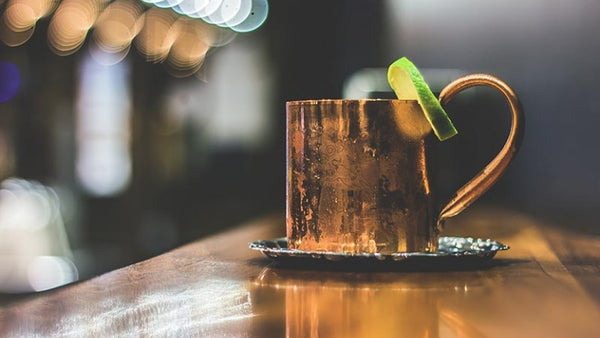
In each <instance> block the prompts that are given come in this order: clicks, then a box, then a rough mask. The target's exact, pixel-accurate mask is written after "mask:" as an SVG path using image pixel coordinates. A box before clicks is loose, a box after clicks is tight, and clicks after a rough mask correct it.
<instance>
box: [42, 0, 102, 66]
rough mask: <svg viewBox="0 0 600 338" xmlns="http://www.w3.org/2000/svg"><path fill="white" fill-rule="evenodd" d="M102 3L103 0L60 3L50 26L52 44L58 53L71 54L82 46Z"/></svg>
mask: <svg viewBox="0 0 600 338" xmlns="http://www.w3.org/2000/svg"><path fill="white" fill-rule="evenodd" d="M102 5H103V1H102V0H90V1H79V0H64V1H62V2H61V3H60V5H59V6H58V8H57V9H56V12H55V13H54V16H53V17H52V20H51V21H50V26H49V27H48V39H49V42H50V46H51V47H52V48H53V50H54V52H55V53H56V54H58V55H69V54H72V53H74V52H75V51H77V50H78V49H79V47H81V45H82V44H83V42H84V41H85V37H86V36H87V33H88V30H89V29H90V28H91V27H92V26H93V25H94V23H95V21H96V19H97V17H98V15H99V14H100V9H101V6H102Z"/></svg>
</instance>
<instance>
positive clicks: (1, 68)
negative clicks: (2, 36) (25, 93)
mask: <svg viewBox="0 0 600 338" xmlns="http://www.w3.org/2000/svg"><path fill="white" fill-rule="evenodd" d="M20 84H21V75H20V74H19V69H18V68H17V66H15V65H14V64H12V63H10V62H5V61H0V102H6V101H8V100H10V99H12V98H13V97H14V96H15V94H16V93H17V91H18V90H19V86H20Z"/></svg>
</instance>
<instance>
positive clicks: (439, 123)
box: [387, 57, 458, 141]
mask: <svg viewBox="0 0 600 338" xmlns="http://www.w3.org/2000/svg"><path fill="white" fill-rule="evenodd" d="M387 78H388V82H389V84H390V86H391V87H392V89H393V90H394V92H395V93H396V96H398V99H400V100H417V101H419V105H420V106H421V109H423V112H424V113H425V118H427V121H429V124H431V128H432V129H433V132H434V133H435V135H436V136H437V137H438V139H440V141H443V140H447V139H449V138H451V137H452V136H454V135H456V134H458V131H456V128H454V125H453V124H452V121H450V118H449V117H448V115H447V114H446V112H445V111H444V108H442V106H441V105H440V102H439V101H438V100H437V98H436V97H435V96H434V95H433V93H432V92H431V89H429V86H428V85H427V83H426V82H425V79H423V76H422V75H421V73H419V70H418V69H417V67H415V65H414V64H413V63H412V62H410V60H408V59H407V58H406V57H403V58H400V59H398V60H396V61H395V62H394V63H392V64H391V65H390V67H389V68H388V74H387Z"/></svg>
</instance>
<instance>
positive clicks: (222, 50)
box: [0, 0, 600, 279]
mask: <svg viewBox="0 0 600 338" xmlns="http://www.w3.org/2000/svg"><path fill="white" fill-rule="evenodd" d="M131 1H134V0H131ZM138 2H139V1H138ZM9 3H10V1H2V7H1V8H2V10H4V9H6V7H7V4H9ZM140 3H141V2H140ZM269 5H270V8H269V13H268V18H267V20H266V21H265V23H264V24H263V25H262V26H261V27H259V28H258V29H257V30H255V31H252V32H247V33H238V34H236V36H235V38H234V39H233V40H231V41H226V43H225V42H224V43H223V44H222V46H214V47H213V48H211V49H210V51H209V52H208V54H207V55H206V57H205V59H204V62H203V64H202V65H201V67H200V68H199V69H196V70H195V71H194V73H193V74H183V75H182V74H181V73H177V72H173V71H172V69H171V70H170V69H169V66H168V65H167V64H166V63H164V62H163V63H161V62H156V61H157V60H156V59H152V58H149V57H148V55H147V54H144V53H142V52H140V50H139V49H136V48H134V47H131V48H130V49H128V52H126V53H125V54H124V58H123V60H122V61H120V62H111V63H110V64H102V63H98V62H96V61H94V58H93V57H91V55H92V54H93V51H91V49H90V48H91V47H89V46H90V45H91V42H90V41H89V40H90V38H89V37H88V38H86V39H87V40H86V41H85V42H84V44H83V45H82V46H81V47H80V48H79V49H78V50H77V51H75V52H72V53H63V54H68V55H62V54H61V53H57V52H56V48H52V46H51V45H49V43H48V39H49V34H50V32H51V29H49V27H50V26H51V25H50V22H51V18H50V17H45V18H40V19H39V21H38V22H37V24H36V26H35V29H34V31H33V32H32V34H31V36H30V37H29V38H28V39H27V41H26V42H24V43H22V44H20V45H15V46H8V45H6V44H3V45H2V46H1V47H0V61H2V62H6V63H10V64H13V65H16V67H17V69H18V72H19V75H20V86H19V88H18V91H17V92H16V94H15V95H14V96H13V97H11V98H9V99H7V100H5V102H2V103H0V175H1V178H2V179H3V180H6V179H9V178H11V177H13V178H14V177H17V178H19V179H20V180H21V181H18V182H20V183H19V184H20V185H19V184H17V187H16V188H15V185H14V179H13V181H10V182H13V183H12V184H13V185H11V184H8V185H4V186H3V189H4V190H5V191H9V192H10V191H12V192H11V194H12V195H10V194H8V193H7V194H8V195H10V196H13V197H14V196H16V195H15V193H14V191H15V189H17V190H19V189H21V190H22V189H23V188H22V185H27V184H29V187H30V186H31V183H27V182H39V183H40V184H41V185H43V186H45V187H47V189H50V190H51V193H50V194H54V193H55V194H56V196H57V199H58V200H59V201H60V203H59V204H58V205H59V206H58V207H57V208H59V210H60V218H61V219H60V221H61V222H59V223H61V224H62V225H61V226H58V228H57V229H59V230H58V231H59V232H60V231H63V232H64V234H65V236H66V238H67V244H65V245H64V246H63V247H62V249H60V250H63V251H70V253H69V255H70V257H72V262H73V264H74V266H75V267H76V268H77V271H78V275H79V278H80V279H85V278H89V277H91V276H94V275H97V274H100V273H102V272H105V271H108V270H111V269H114V268H117V267H121V266H124V265H127V264H130V263H133V262H136V261H140V260H142V259H145V258H148V257H151V256H154V255H157V254H159V253H161V252H164V251H166V250H169V249H171V248H173V247H176V246H178V245H181V244H183V243H187V242H190V241H193V240H196V239H198V238H201V237H203V236H207V235H209V234H212V233H216V232H218V231H222V230H224V229H227V228H229V227H231V226H235V225H238V224H240V223H242V222H244V221H248V220H251V219H253V218H256V217H260V216H261V215H264V214H267V213H273V212H276V213H283V212H284V205H285V101H289V100H298V99H308V98H341V97H350V96H352V95H356V92H352V91H351V90H349V88H352V86H353V84H356V83H361V81H363V80H364V81H366V83H370V84H369V85H366V86H364V87H363V93H362V96H363V97H390V95H391V93H390V92H389V91H388V90H387V89H386V88H385V85H383V86H382V85H381V84H380V83H377V81H370V82H369V81H367V80H365V79H369V78H370V77H372V76H373V75H372V74H381V75H382V78H381V79H380V80H382V81H384V82H383V83H384V84H385V77H383V76H384V74H385V69H386V68H387V66H388V65H389V64H390V63H391V62H393V61H394V60H396V59H397V58H399V57H401V56H407V57H409V58H410V59H411V60H412V61H413V62H414V63H415V64H416V65H417V66H418V67H419V68H421V69H423V72H424V74H425V75H426V79H427V80H429V81H430V83H431V85H432V88H433V89H434V91H439V90H440V89H441V88H442V87H443V85H445V84H447V83H448V82H449V81H450V80H452V77H454V76H455V75H456V76H458V75H460V74H463V73H475V72H485V73H490V74H493V75H496V76H498V77H500V78H502V79H503V80H505V81H506V82H507V83H508V84H510V85H511V86H512V87H513V89H514V90H515V91H516V92H517V93H518V94H519V96H520V98H521V101H522V104H523V107H524V110H525V115H526V123H527V125H526V131H525V139H524V142H523V145H522V148H521V151H520V153H519V154H518V156H517V158H516V160H515V161H514V162H513V164H512V166H511V167H510V169H509V171H508V172H507V174H506V175H505V176H504V177H503V178H502V180H501V181H500V182H499V183H498V184H497V185H496V186H495V187H494V188H492V190H490V191H489V193H488V194H487V195H485V196H484V198H482V199H481V200H480V201H478V202H477V203H476V204H475V206H481V205H494V206H499V207H505V208H511V209H514V210H517V211H520V212H523V213H526V214H529V215H532V216H535V217H539V218H541V219H543V220H545V221H548V222H549V223H552V224H555V225H556V226H562V227H568V228H572V229H576V230H577V231H584V232H587V233H594V234H599V233H600V225H598V224H597V221H596V218H595V213H594V211H595V210H596V209H598V208H599V207H600V175H599V174H598V173H599V172H600V158H599V155H598V153H599V152H598V150H597V149H596V147H597V146H598V144H599V142H598V139H597V129H598V128H599V126H600V112H599V111H598V110H599V109H600V95H598V92H600V82H599V81H598V74H599V73H600V59H599V58H598V55H599V53H600V39H599V38H598V37H597V32H599V31H600V20H598V16H599V15H600V3H598V2H597V1H592V0H589V1H587V0H574V1H569V2H559V1H538V0H521V1H512V0H509V1H501V2H488V1H486V2H473V1H468V0H457V1H451V2H449V1H417V0H388V1H364V0H344V1H341V0H328V1H322V0H302V1H299V0H277V1H270V2H269ZM147 20H150V19H148V18H147ZM7 69H8V68H7ZM3 74H4V75H3V76H4V78H5V79H6V78H7V76H9V75H6V74H10V71H4V73H3ZM369 74H370V75H369ZM371 80H372V79H371ZM353 81H354V82H353ZM356 81H358V82H356ZM4 82H7V81H4ZM507 109H508V107H507V105H506V103H505V102H504V100H503V99H502V97H500V94H498V93H496V92H494V91H493V90H488V89H485V88H477V89H473V90H469V91H467V92H465V93H464V94H462V95H460V96H459V97H458V98H457V99H456V100H454V102H452V103H451V104H450V105H449V107H448V111H449V113H450V115H451V117H452V118H453V120H454V121H455V124H456V125H457V128H458V129H459V132H460V134H459V136H457V137H455V138H453V139H451V140H450V141H447V142H445V143H444V144H440V145H439V146H440V148H441V153H442V154H444V156H442V158H441V159H440V161H441V163H442V164H443V165H441V166H440V168H442V169H440V171H439V172H437V173H436V180H437V182H438V186H439V187H440V189H441V190H442V191H443V194H446V195H449V194H450V193H451V192H452V191H453V190H455V189H456V188H458V187H460V186H461V185H462V184H463V183H465V182H466V181H467V180H468V179H469V178H470V177H472V176H473V174H474V173H476V172H477V171H478V170H479V169H480V168H482V167H483V166H484V164H485V163H487V162H488V161H489V160H490V159H491V158H492V156H494V155H495V153H496V152H497V151H498V150H499V149H500V147H501V145H502V144H503V142H504V140H505V138H506V135H507V128H508V113H507ZM98 114H99V115H98ZM10 182H9V183H10ZM18 182H17V183H18ZM35 184H37V183H35ZM11 189H12V190H11ZM0 193H1V191H0ZM0 195H1V194H0ZM8 195H7V196H8ZM0 197H2V196H0ZM7 198H8V197H7ZM13 199H14V198H13ZM2 201H3V199H2V198H0V202H2ZM0 209H1V206H0ZM5 209H6V208H5ZM10 210H11V209H9V210H8V211H9V212H10ZM0 211H1V210H0ZM0 213H1V212H0ZM0 216H1V215H0ZM458 217H460V216H458ZM1 219H2V217H0V220H1ZM0 228H2V225H0ZM5 228H6V227H5ZM60 229H64V230H60ZM283 234H284V229H283V227H282V235H283ZM63 237H64V236H63ZM6 238H8V237H6ZM10 238H13V239H14V238H19V237H10ZM29 238H30V239H31V236H29ZM15 243H16V242H15V241H13V245H16V246H19V247H23V246H27V245H32V246H33V245H36V244H35V242H31V241H28V240H27V239H24V240H23V242H19V243H18V244H15ZM65 248H67V249H65ZM60 250H59V251H60ZM0 251H2V249H1V248H0ZM2 253H3V255H4V256H3V257H6V255H7V254H8V253H7V249H6V247H5V249H4V251H2ZM0 256H2V255H0Z"/></svg>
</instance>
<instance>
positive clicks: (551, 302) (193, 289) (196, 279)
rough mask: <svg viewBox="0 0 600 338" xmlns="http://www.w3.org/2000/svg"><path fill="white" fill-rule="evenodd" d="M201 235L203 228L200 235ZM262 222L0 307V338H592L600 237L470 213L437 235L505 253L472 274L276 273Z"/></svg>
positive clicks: (271, 222)
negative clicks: (481, 242)
mask: <svg viewBox="0 0 600 338" xmlns="http://www.w3.org/2000/svg"><path fill="white" fill-rule="evenodd" d="M199 226H201V224H200V225H199ZM284 231H285V229H284V221H283V217H282V216H271V217H265V218H263V219H260V220H257V221H255V222H251V223H248V224H246V225H241V226H240V227H237V228H235V229H233V230H231V231H227V232H224V233H222V234H218V235H215V236H212V237H209V238H205V239H202V240H199V241H196V242H193V243H190V244H188V245H185V246H183V247H180V248H178V249H175V250H173V251H171V252H168V253H165V254H163V255H160V256H157V257H155V258H152V259H149V260H147V261H143V262H140V263H137V264H134V265H131V266H128V267H125V268H122V269H119V270H116V271H112V272H110V273H106V274H104V275H101V276H98V277H96V278H93V279H91V280H87V281H82V282H79V283H76V284H72V285H68V286H65V287H62V288H59V289H55V290H51V291H48V292H44V293H40V294H37V295H33V296H30V297H28V298H26V299H24V300H20V301H18V302H15V303H12V304H9V305H6V306H4V307H3V308H0V336H2V337H13V336H16V337H31V336H38V337H47V336H52V337H165V336H169V337H189V336H193V337H283V336H288V337H317V336H322V337H337V336H339V337H600V306H599V305H600V238H598V237H593V236H584V235H581V234H578V233H575V232H571V231H567V230H564V229H563V228H555V227H551V226H546V225H544V224H541V223H540V222H539V221H537V220H536V219H532V218H530V217H527V216H524V215H522V214H518V213H515V212H512V211H508V210H499V209H489V208H474V209H472V210H468V211H467V212H465V213H464V214H462V215H460V216H458V217H456V218H455V219H453V220H451V221H449V222H448V224H447V231H446V232H445V233H444V235H459V236H473V237H482V238H488V237H489V238H492V239H495V240H498V241H501V242H503V243H505V244H507V245H509V246H510V247H511V249H510V250H508V251H503V252H500V253H498V255H497V256H496V258H494V260H493V261H492V264H491V266H489V267H486V268H483V269H476V270H464V271H461V270H458V271H457V270H455V271H445V272H444V271H433V272H432V271H422V272H414V271H413V272H397V271H392V272H381V271H380V272H366V271H363V272H351V271H323V270H310V269H293V268H292V269H291V268H283V267H278V266H275V265H273V264H272V262H271V261H270V260H268V259H267V258H264V257H263V256H262V255H261V254H260V253H258V252H254V251H251V250H249V249H248V242H251V241H254V240H257V239H272V238H276V237H281V236H283V235H284Z"/></svg>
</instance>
